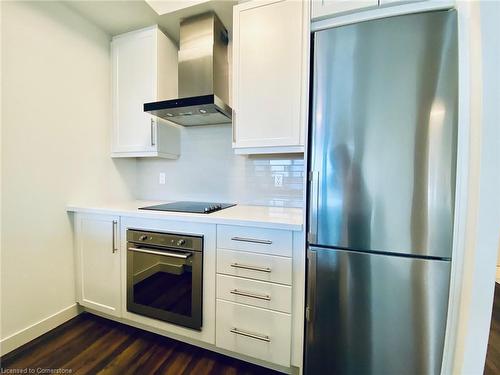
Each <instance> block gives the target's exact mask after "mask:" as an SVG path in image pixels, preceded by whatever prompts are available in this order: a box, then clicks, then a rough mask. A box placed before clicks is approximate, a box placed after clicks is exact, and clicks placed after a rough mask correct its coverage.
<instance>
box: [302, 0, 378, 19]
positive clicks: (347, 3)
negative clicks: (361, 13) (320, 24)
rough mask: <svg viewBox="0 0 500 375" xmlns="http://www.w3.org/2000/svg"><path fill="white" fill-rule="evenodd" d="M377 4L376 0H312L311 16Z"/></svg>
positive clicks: (320, 15)
mask: <svg viewBox="0 0 500 375" xmlns="http://www.w3.org/2000/svg"><path fill="white" fill-rule="evenodd" d="M377 6H378V0H312V18H320V17H326V16H329V15H332V14H335V13H342V12H349V11H352V10H356V9H361V8H367V7H377Z"/></svg>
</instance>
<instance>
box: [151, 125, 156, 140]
mask: <svg viewBox="0 0 500 375" xmlns="http://www.w3.org/2000/svg"><path fill="white" fill-rule="evenodd" d="M155 145H156V139H155V123H154V120H153V119H151V146H155Z"/></svg>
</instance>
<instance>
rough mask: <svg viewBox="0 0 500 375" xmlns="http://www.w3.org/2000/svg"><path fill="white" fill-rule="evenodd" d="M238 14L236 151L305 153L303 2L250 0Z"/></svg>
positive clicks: (235, 42)
mask: <svg viewBox="0 0 500 375" xmlns="http://www.w3.org/2000/svg"><path fill="white" fill-rule="evenodd" d="M233 12H234V13H233V16H234V20H233V21H234V22H233V33H234V38H233V74H234V75H233V108H234V112H235V113H234V116H233V148H235V149H236V152H237V153H238V152H239V153H247V152H245V149H248V150H249V152H248V153H269V152H300V151H303V146H304V140H303V138H304V137H303V131H302V129H301V127H302V126H303V125H305V123H304V121H303V118H302V114H303V110H304V108H303V106H302V100H301V97H302V95H307V92H306V91H304V93H303V92H302V88H303V87H305V86H306V85H305V82H304V79H303V78H304V74H303V68H304V61H305V59H303V57H304V55H303V54H304V53H306V51H305V44H304V23H303V2H301V1H296V0H286V1H267V2H262V1H250V2H246V3H243V4H241V5H238V6H235V7H234V11H233ZM252 148H253V149H252Z"/></svg>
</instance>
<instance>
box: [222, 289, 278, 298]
mask: <svg viewBox="0 0 500 375" xmlns="http://www.w3.org/2000/svg"><path fill="white" fill-rule="evenodd" d="M230 293H231V294H236V295H238V296H243V297H250V298H257V299H263V300H264V301H270V300H271V296H270V295H267V294H255V293H251V292H245V291H243V290H238V289H233V290H231V291H230Z"/></svg>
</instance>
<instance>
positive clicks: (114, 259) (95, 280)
mask: <svg viewBox="0 0 500 375" xmlns="http://www.w3.org/2000/svg"><path fill="white" fill-rule="evenodd" d="M118 232H119V217H115V216H108V215H78V216H77V219H76V264H77V272H78V273H77V299H78V302H79V303H80V304H81V305H82V306H85V307H89V308H91V309H94V310H97V311H101V312H103V313H106V314H110V315H114V316H121V308H120V305H121V293H120V291H121V285H120V246H119V241H120V239H119V233H118Z"/></svg>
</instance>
